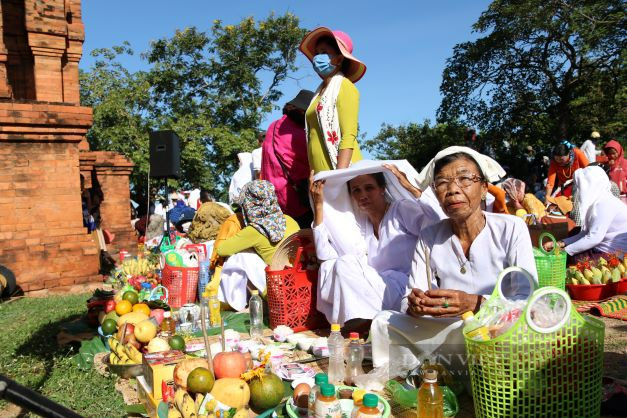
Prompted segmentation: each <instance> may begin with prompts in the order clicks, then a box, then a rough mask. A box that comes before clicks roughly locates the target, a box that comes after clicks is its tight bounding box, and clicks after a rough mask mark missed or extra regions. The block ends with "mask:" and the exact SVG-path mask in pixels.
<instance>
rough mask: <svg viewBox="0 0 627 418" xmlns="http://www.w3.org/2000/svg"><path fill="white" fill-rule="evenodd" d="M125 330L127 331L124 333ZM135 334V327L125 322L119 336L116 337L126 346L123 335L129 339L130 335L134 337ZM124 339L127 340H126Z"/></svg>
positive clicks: (119, 330) (120, 328)
mask: <svg viewBox="0 0 627 418" xmlns="http://www.w3.org/2000/svg"><path fill="white" fill-rule="evenodd" d="M125 328H126V331H124V329H125ZM134 332H135V325H133V324H129V323H128V322H125V323H124V325H122V326H121V327H119V328H118V334H117V335H116V337H117V338H118V341H120V342H121V343H122V344H125V343H124V342H122V334H124V335H125V336H127V337H128V336H129V335H133V333H134ZM124 339H125V340H126V338H124Z"/></svg>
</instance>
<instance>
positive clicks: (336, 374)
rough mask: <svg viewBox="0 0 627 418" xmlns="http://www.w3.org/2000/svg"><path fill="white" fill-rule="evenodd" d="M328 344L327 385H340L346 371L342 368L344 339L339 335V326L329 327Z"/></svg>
mask: <svg viewBox="0 0 627 418" xmlns="http://www.w3.org/2000/svg"><path fill="white" fill-rule="evenodd" d="M327 341H328V344H329V383H330V384H332V385H341V384H342V383H343V382H344V376H345V375H346V369H345V367H344V337H342V334H341V333H340V325H339V324H333V325H331V335H329V339H328V340H327Z"/></svg>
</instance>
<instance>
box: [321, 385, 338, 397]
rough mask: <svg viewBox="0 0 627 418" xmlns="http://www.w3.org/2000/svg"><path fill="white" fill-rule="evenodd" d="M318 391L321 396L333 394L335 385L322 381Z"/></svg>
mask: <svg viewBox="0 0 627 418" xmlns="http://www.w3.org/2000/svg"><path fill="white" fill-rule="evenodd" d="M320 393H321V394H322V396H335V386H333V385H330V384H328V383H323V384H322V385H320Z"/></svg>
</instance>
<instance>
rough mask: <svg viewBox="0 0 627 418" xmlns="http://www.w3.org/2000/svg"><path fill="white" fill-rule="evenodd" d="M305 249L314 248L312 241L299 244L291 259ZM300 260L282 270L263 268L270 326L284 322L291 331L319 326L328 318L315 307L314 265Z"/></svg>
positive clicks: (315, 283) (323, 326) (315, 274)
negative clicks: (311, 265)
mask: <svg viewBox="0 0 627 418" xmlns="http://www.w3.org/2000/svg"><path fill="white" fill-rule="evenodd" d="M307 252H314V253H315V248H314V247H313V245H308V246H306V247H303V246H301V247H299V248H298V249H297V250H296V256H295V258H294V259H295V260H304V259H305V258H306V257H305V256H306V253H307ZM304 264H305V263H304V262H301V261H295V262H294V266H293V267H288V268H285V269H284V270H276V271H273V270H270V268H269V267H267V268H266V287H267V295H268V311H269V314H270V317H269V323H270V328H272V329H274V328H276V327H278V326H279V325H287V326H288V327H290V328H292V329H293V330H294V332H300V331H306V330H310V329H321V328H326V327H327V326H328V322H327V320H326V319H325V317H324V315H322V314H321V313H320V312H318V310H317V309H316V287H317V284H318V269H317V268H315V269H307V268H303V266H304Z"/></svg>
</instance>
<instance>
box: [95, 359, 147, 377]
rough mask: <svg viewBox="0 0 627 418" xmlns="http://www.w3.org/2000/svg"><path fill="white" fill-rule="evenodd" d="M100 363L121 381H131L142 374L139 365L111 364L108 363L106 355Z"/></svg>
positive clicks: (141, 366)
mask: <svg viewBox="0 0 627 418" xmlns="http://www.w3.org/2000/svg"><path fill="white" fill-rule="evenodd" d="M102 362H103V363H104V364H105V365H106V366H107V368H108V369H109V371H110V372H111V373H113V374H117V375H118V376H120V377H121V378H122V379H131V378H133V377H137V376H140V375H142V374H144V367H143V365H142V364H141V363H140V364H111V363H109V356H108V355H106V356H105V357H104V358H103V359H102Z"/></svg>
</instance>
